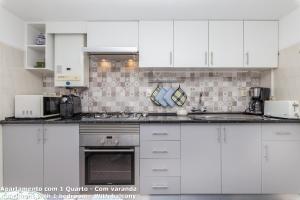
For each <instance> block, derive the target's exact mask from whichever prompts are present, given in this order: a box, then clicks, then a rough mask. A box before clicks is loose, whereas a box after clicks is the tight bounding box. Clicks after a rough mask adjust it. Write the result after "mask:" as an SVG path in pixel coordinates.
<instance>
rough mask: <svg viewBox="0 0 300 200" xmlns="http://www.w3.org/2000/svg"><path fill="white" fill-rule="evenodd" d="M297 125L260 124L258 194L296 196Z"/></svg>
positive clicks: (299, 182) (299, 189) (299, 187)
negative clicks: (260, 149)
mask: <svg viewBox="0 0 300 200" xmlns="http://www.w3.org/2000/svg"><path fill="white" fill-rule="evenodd" d="M299 130H300V125H298V124H263V126H262V131H263V137H262V138H263V144H262V151H263V154H262V155H263V159H262V192H263V193H264V194H297V193H298V194H299V193H300V173H299V169H300V156H299V152H300V131H299Z"/></svg>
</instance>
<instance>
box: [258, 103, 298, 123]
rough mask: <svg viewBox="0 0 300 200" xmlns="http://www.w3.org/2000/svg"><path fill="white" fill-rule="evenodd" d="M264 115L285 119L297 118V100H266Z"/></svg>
mask: <svg viewBox="0 0 300 200" xmlns="http://www.w3.org/2000/svg"><path fill="white" fill-rule="evenodd" d="M264 115H265V116H268V117H279V118H286V119H299V118H300V111H299V101H266V102H265V109H264Z"/></svg>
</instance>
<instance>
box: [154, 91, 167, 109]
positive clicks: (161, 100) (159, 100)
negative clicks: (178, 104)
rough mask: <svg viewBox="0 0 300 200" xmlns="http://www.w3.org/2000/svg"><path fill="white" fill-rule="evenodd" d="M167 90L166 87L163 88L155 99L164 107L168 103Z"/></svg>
mask: <svg viewBox="0 0 300 200" xmlns="http://www.w3.org/2000/svg"><path fill="white" fill-rule="evenodd" d="M166 92H167V90H166V89H165V88H161V89H160V90H159V92H158V94H157V96H156V97H155V100H156V101H157V102H159V104H160V105H161V106H163V107H167V106H168V103H167V102H166V101H165V99H164V96H165V94H166Z"/></svg>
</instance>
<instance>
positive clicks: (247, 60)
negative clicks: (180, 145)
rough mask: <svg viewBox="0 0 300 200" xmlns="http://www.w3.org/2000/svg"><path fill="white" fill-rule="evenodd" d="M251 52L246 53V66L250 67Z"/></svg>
mask: <svg viewBox="0 0 300 200" xmlns="http://www.w3.org/2000/svg"><path fill="white" fill-rule="evenodd" d="M249 57H250V56H249V52H247V53H246V65H249Z"/></svg>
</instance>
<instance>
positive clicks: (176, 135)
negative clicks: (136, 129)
mask: <svg viewBox="0 0 300 200" xmlns="http://www.w3.org/2000/svg"><path fill="white" fill-rule="evenodd" d="M140 133H141V135H140V137H141V140H180V125H179V124H160V125H158V124H141V127H140Z"/></svg>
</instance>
